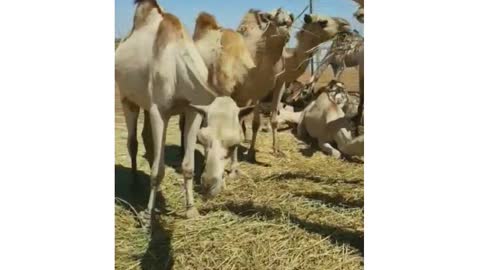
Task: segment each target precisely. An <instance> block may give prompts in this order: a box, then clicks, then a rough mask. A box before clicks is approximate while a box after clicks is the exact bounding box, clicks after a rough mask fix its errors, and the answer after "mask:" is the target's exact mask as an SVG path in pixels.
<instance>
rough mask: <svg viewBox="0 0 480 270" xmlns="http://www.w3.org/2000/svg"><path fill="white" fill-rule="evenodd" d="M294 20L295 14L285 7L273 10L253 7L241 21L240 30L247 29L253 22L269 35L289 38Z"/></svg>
mask: <svg viewBox="0 0 480 270" xmlns="http://www.w3.org/2000/svg"><path fill="white" fill-rule="evenodd" d="M293 20H294V16H293V14H292V13H290V12H289V11H288V10H285V9H283V8H277V9H274V10H272V11H271V12H263V11H260V10H254V9H251V10H249V11H248V13H247V14H246V15H245V17H244V19H243V21H242V23H241V26H240V32H244V31H246V29H247V28H246V27H245V26H248V25H250V24H252V22H253V23H254V24H255V25H257V27H259V28H260V29H262V30H263V31H265V32H266V34H267V35H268V36H271V35H275V36H284V37H287V38H288V37H289V31H290V27H291V26H292V24H293ZM242 26H243V27H242ZM242 29H243V30H242Z"/></svg>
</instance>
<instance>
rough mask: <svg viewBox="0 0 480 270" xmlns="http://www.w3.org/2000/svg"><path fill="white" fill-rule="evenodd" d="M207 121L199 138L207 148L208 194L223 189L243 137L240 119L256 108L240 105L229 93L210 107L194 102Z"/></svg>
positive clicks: (204, 183)
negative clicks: (231, 159) (241, 106)
mask: <svg viewBox="0 0 480 270" xmlns="http://www.w3.org/2000/svg"><path fill="white" fill-rule="evenodd" d="M190 106H191V107H192V108H194V109H195V110H196V111H197V112H198V113H200V114H201V115H202V116H203V119H204V120H206V127H203V128H201V129H200V131H199V132H198V134H197V138H198V140H199V141H200V143H201V144H202V146H203V147H204V149H205V169H204V171H203V174H202V177H201V183H202V187H203V189H204V190H205V191H206V195H207V196H208V197H213V196H216V195H217V194H219V193H220V192H221V191H222V188H223V186H224V181H225V179H224V172H225V166H226V164H227V161H228V159H229V158H232V155H233V154H234V153H235V152H234V150H235V148H236V147H237V146H238V145H240V143H241V142H242V140H243V132H242V129H241V126H240V119H241V118H242V117H244V116H245V115H247V114H249V113H250V112H251V111H252V110H253V107H248V108H242V109H241V108H238V107H237V104H236V103H235V101H233V99H232V98H230V97H228V96H223V97H217V98H215V100H214V101H213V102H212V103H211V104H210V105H206V106H200V105H190Z"/></svg>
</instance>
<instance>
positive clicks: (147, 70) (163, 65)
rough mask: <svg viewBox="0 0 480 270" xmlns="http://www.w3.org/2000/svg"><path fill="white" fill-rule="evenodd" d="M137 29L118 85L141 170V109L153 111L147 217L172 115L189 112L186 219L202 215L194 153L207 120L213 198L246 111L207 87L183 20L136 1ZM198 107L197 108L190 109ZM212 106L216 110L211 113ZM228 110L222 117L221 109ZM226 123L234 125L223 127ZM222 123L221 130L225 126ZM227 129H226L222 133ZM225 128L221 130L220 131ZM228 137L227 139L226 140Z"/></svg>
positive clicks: (121, 55)
mask: <svg viewBox="0 0 480 270" xmlns="http://www.w3.org/2000/svg"><path fill="white" fill-rule="evenodd" d="M135 3H136V10H135V16H134V25H133V29H132V31H131V33H130V34H129V36H128V37H127V38H126V39H125V40H124V41H123V42H122V43H121V44H119V46H118V48H117V50H116V52H115V83H116V86H117V87H118V89H119V92H120V95H121V99H122V105H123V110H124V113H125V118H126V123H127V129H128V142H127V145H128V150H129V154H130V157H131V160H132V169H133V171H136V154H137V148H138V147H137V146H138V143H137V138H136V135H137V134H136V127H137V119H138V115H139V110H140V108H141V109H143V110H145V111H148V116H149V119H150V124H151V128H152V134H153V161H152V168H151V189H150V196H149V201H148V208H147V211H146V212H145V216H146V217H148V218H150V220H151V221H152V219H151V213H152V210H153V208H154V207H155V202H156V194H157V190H158V189H159V184H160V181H161V180H162V179H163V177H164V174H165V153H164V150H165V149H164V146H165V135H166V130H167V125H168V121H169V119H170V117H171V116H172V115H175V114H179V113H184V114H185V127H184V128H185V134H184V140H185V144H186V148H185V154H184V157H183V161H182V172H183V176H184V180H185V182H184V183H185V196H186V208H187V211H186V216H187V217H195V216H197V215H198V211H197V210H196V208H195V206H194V199H193V173H194V150H195V144H196V139H197V134H198V132H199V129H200V124H201V121H202V117H201V115H202V114H203V115H204V117H206V118H208V119H209V122H210V123H209V124H208V125H207V127H206V128H207V129H208V131H207V130H205V131H204V132H203V133H205V134H204V135H203V138H204V139H203V140H201V141H202V142H204V144H203V145H204V147H205V148H206V152H207V154H206V163H207V166H206V168H205V172H204V174H203V177H202V184H203V186H204V188H205V189H206V190H207V191H208V195H211V196H214V195H216V194H218V192H220V190H221V187H222V186H223V172H224V169H223V168H220V167H221V166H222V165H223V164H224V163H223V162H221V161H222V160H224V159H225V158H226V154H228V153H229V149H231V148H232V147H234V146H235V145H238V144H239V143H240V141H241V133H240V124H239V122H238V121H239V120H238V115H239V114H241V110H240V109H239V108H238V107H237V105H236V104H235V102H233V100H231V98H229V97H221V98H216V96H217V95H218V94H217V93H216V92H214V91H213V90H212V89H211V87H210V86H208V82H207V80H208V70H207V67H206V65H205V63H204V61H203V60H202V58H201V56H200V54H199V52H198V50H197V48H196V47H195V45H194V43H193V41H192V39H191V37H190V36H189V35H188V34H187V32H186V31H185V28H184V26H183V25H182V24H181V22H180V21H179V19H178V18H177V17H175V16H174V15H172V14H169V13H165V12H164V11H163V10H162V9H161V8H160V7H159V6H158V4H157V3H156V1H155V0H136V1H135ZM190 104H194V105H190ZM210 107H211V108H214V109H212V110H210ZM219 107H221V108H223V111H222V112H221V113H219V112H218V109H217V108H219ZM218 117H220V118H221V119H222V120H225V121H230V122H228V123H227V124H226V125H223V122H222V121H216V120H215V118H218ZM220 125H222V126H220ZM224 127H225V129H223V128H224ZM218 130H221V132H215V131H218ZM222 136H224V137H222Z"/></svg>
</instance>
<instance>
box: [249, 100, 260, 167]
mask: <svg viewBox="0 0 480 270" xmlns="http://www.w3.org/2000/svg"><path fill="white" fill-rule="evenodd" d="M259 128H260V108H259V103H258V102H257V104H256V105H255V108H254V109H253V120H252V142H251V143H250V149H249V150H248V154H247V159H248V160H249V161H250V162H253V163H256V162H257V156H256V150H255V143H256V141H257V134H258V129H259Z"/></svg>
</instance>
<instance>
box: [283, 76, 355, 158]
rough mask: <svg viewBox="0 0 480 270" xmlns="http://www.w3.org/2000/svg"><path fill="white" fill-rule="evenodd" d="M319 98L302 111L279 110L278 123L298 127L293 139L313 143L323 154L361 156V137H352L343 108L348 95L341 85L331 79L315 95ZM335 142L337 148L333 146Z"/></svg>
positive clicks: (338, 156) (337, 156)
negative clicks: (316, 144) (279, 120)
mask: <svg viewBox="0 0 480 270" xmlns="http://www.w3.org/2000/svg"><path fill="white" fill-rule="evenodd" d="M317 95H318V97H317V98H316V100H315V101H314V102H312V103H310V105H308V106H307V107H306V108H305V109H304V110H303V111H301V112H291V111H290V110H284V109H280V114H279V116H278V118H279V119H281V121H285V122H289V123H295V124H297V131H296V136H297V137H298V138H299V139H301V140H303V141H305V142H308V143H311V142H313V141H316V142H317V143H318V146H319V148H320V149H321V150H322V151H324V152H325V153H327V154H329V155H332V156H334V157H336V158H340V157H341V156H342V154H344V155H347V156H363V140H364V137H363V135H361V136H359V137H356V138H352V135H351V132H350V130H349V126H350V121H349V119H348V118H347V117H346V116H345V113H344V111H343V108H344V107H345V105H346V104H347V99H348V95H347V93H346V91H345V87H344V84H343V83H341V82H339V81H336V80H332V81H331V82H330V83H329V84H328V85H327V86H326V87H325V88H324V89H322V90H321V91H319V92H318V93H317ZM332 143H336V145H337V148H338V149H336V148H334V147H333V146H332Z"/></svg>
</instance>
